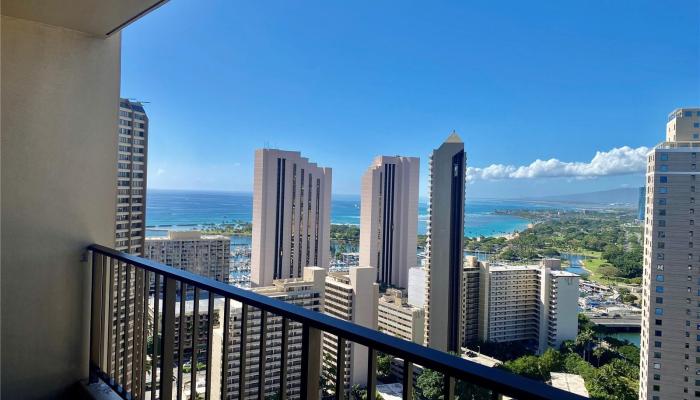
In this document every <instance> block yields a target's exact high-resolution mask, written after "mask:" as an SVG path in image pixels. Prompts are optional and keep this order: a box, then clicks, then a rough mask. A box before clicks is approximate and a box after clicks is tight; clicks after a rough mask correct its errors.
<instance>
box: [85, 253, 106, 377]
mask: <svg viewBox="0 0 700 400" xmlns="http://www.w3.org/2000/svg"><path fill="white" fill-rule="evenodd" d="M101 257H103V255H102V254H98V253H96V252H95V251H93V252H92V262H91V263H90V269H91V272H92V273H91V275H92V284H91V294H90V359H89V360H88V365H89V369H90V376H89V382H90V383H95V382H97V380H98V366H97V365H96V360H97V359H98V358H99V353H98V352H99V347H100V344H99V335H98V331H99V324H100V321H99V316H100V310H99V306H98V304H99V303H98V301H99V296H100V294H99V290H100V289H99V287H100V276H99V269H98V268H97V265H98V262H100V263H101V261H102V260H101Z"/></svg>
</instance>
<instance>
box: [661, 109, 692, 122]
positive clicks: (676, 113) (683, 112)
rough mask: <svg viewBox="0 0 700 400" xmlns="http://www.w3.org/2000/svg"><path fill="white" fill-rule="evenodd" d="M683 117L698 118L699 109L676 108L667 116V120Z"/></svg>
mask: <svg viewBox="0 0 700 400" xmlns="http://www.w3.org/2000/svg"><path fill="white" fill-rule="evenodd" d="M685 117H700V107H682V108H676V109H675V110H673V111H671V112H670V113H669V114H668V120H669V121H670V120H672V119H674V118H685Z"/></svg>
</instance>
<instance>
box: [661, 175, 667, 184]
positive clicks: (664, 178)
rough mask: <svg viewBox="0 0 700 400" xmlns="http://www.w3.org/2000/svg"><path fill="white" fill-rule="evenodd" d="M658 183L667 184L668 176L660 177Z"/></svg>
mask: <svg viewBox="0 0 700 400" xmlns="http://www.w3.org/2000/svg"><path fill="white" fill-rule="evenodd" d="M659 182H661V183H667V182H668V176H661V177H659Z"/></svg>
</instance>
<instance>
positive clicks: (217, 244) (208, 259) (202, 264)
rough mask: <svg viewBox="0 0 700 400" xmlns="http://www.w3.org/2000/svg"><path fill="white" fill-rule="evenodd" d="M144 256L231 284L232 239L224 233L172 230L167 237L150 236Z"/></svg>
mask: <svg viewBox="0 0 700 400" xmlns="http://www.w3.org/2000/svg"><path fill="white" fill-rule="evenodd" d="M144 256H145V257H146V258H149V259H151V260H153V261H157V262H159V263H163V264H166V265H170V266H172V267H175V268H179V269H182V270H185V271H189V272H192V273H194V274H197V275H202V276H206V277H207V278H211V279H215V280H217V281H220V282H227V283H228V281H229V273H230V271H231V263H230V261H231V239H230V238H229V237H227V236H223V235H203V234H202V232H200V231H169V232H168V236H167V237H149V238H147V239H146V252H145V255H144Z"/></svg>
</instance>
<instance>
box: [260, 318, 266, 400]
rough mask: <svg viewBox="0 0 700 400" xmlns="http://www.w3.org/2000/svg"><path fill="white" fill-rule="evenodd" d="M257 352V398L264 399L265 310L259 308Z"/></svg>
mask: <svg viewBox="0 0 700 400" xmlns="http://www.w3.org/2000/svg"><path fill="white" fill-rule="evenodd" d="M259 346H260V347H259V352H258V400H265V362H266V361H267V360H266V358H267V312H266V311H265V310H260V345H259Z"/></svg>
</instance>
